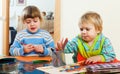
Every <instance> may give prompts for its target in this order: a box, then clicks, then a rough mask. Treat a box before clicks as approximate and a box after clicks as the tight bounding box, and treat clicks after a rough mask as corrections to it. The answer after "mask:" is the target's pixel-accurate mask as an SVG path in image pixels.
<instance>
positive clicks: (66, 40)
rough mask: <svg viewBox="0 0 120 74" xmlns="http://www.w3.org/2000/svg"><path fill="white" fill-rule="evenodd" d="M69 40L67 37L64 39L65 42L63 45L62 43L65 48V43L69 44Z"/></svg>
mask: <svg viewBox="0 0 120 74" xmlns="http://www.w3.org/2000/svg"><path fill="white" fill-rule="evenodd" d="M67 42H68V38H65V39H64V42H63V45H62V48H63V49H64V48H65V45H66V44H67Z"/></svg>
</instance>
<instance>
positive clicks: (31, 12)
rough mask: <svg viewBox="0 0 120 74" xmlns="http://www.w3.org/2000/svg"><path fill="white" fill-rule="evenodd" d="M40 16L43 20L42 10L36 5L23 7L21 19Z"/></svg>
mask: <svg viewBox="0 0 120 74" xmlns="http://www.w3.org/2000/svg"><path fill="white" fill-rule="evenodd" d="M34 17H39V19H40V21H41V22H42V20H43V19H42V16H41V13H40V10H39V9H38V8H37V7H36V6H27V7H25V8H24V9H23V12H22V15H21V21H22V22H23V21H24V20H26V19H27V18H34Z"/></svg>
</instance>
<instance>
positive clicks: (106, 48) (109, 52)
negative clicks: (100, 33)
mask: <svg viewBox="0 0 120 74" xmlns="http://www.w3.org/2000/svg"><path fill="white" fill-rule="evenodd" d="M101 55H103V57H104V58H105V62H110V61H112V60H114V58H115V57H116V55H115V52H114V50H113V47H112V44H111V42H110V40H109V39H108V38H106V39H105V42H104V45H103V49H102V51H101Z"/></svg>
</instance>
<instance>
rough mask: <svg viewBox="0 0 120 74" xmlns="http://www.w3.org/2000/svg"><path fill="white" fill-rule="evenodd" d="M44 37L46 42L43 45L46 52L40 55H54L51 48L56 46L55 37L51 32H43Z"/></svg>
mask: <svg viewBox="0 0 120 74" xmlns="http://www.w3.org/2000/svg"><path fill="white" fill-rule="evenodd" d="M43 38H44V42H45V44H44V45H43V48H44V53H43V54H40V56H42V55H44V56H47V55H50V56H52V50H51V48H53V49H54V48H55V45H54V41H53V38H52V36H51V35H50V34H49V33H46V34H43ZM55 51H56V50H54V51H53V52H55Z"/></svg>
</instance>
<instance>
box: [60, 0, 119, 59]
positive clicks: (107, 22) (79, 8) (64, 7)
mask: <svg viewBox="0 0 120 74" xmlns="http://www.w3.org/2000/svg"><path fill="white" fill-rule="evenodd" d="M87 11H95V12H97V13H99V14H100V15H101V17H102V19H103V22H104V24H103V29H104V30H103V33H104V35H106V36H107V37H108V38H110V40H111V42H112V44H113V47H114V50H115V52H116V54H117V58H118V59H120V57H119V56H120V51H119V50H120V43H119V42H120V35H119V31H120V30H119V28H120V19H119V18H120V0H61V38H62V37H68V38H69V39H72V38H73V37H75V36H76V35H78V34H79V28H78V21H79V18H80V17H81V16H82V14H84V13H85V12H87Z"/></svg>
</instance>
